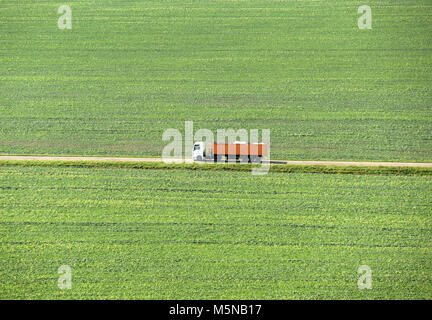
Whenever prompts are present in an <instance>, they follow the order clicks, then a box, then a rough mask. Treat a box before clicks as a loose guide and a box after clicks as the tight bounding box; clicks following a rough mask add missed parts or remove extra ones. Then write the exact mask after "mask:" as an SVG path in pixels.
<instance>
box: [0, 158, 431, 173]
mask: <svg viewBox="0 0 432 320" xmlns="http://www.w3.org/2000/svg"><path fill="white" fill-rule="evenodd" d="M0 166H19V167H80V168H130V169H164V170H206V171H243V172H244V171H251V169H252V168H253V167H255V168H259V167H261V165H251V164H217V163H213V164H212V163H191V164H186V163H181V164H172V163H164V162H162V161H161V162H143V161H104V160H97V161H96V160H93V161H91V160H85V161H79V160H78V161H77V160H67V161H66V160H52V161H49V160H43V161H41V160H0ZM263 166H265V165H263ZM269 171H271V172H281V173H283V172H284V173H327V174H336V173H338V174H361V175H367V174H374V175H377V174H378V175H420V176H430V175H432V168H431V167H387V166H379V167H372V166H348V165H346V166H334V165H333V166H332V165H289V164H272V165H271V166H270V170H269Z"/></svg>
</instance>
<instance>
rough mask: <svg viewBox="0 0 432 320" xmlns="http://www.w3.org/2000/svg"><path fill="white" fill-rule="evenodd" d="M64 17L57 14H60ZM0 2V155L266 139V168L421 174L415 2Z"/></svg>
mask: <svg viewBox="0 0 432 320" xmlns="http://www.w3.org/2000/svg"><path fill="white" fill-rule="evenodd" d="M66 3H68V1H66ZM60 4H64V3H63V2H62V3H59V2H55V1H54V2H53V1H34V0H22V1H20V2H19V5H17V4H16V1H11V0H3V1H1V3H0V30H1V32H0V153H2V154H56V155H110V156H115V155H129V156H161V152H162V148H163V146H164V145H165V144H166V143H165V142H163V141H162V140H161V137H162V133H163V131H164V130H166V129H168V128H176V129H179V130H182V129H183V128H184V121H186V120H192V121H194V125H195V129H196V130H197V129H199V128H208V129H211V130H216V129H218V128H233V129H239V128H246V129H251V128H258V129H263V128H269V129H271V142H272V149H271V151H272V157H273V158H275V159H278V158H279V159H305V160H307V159H314V160H319V159H322V160H325V159H330V160H331V159H333V160H336V159H339V160H386V161H431V160H432V143H431V141H432V140H431V132H432V118H431V113H430V108H431V102H432V100H431V87H430V83H431V81H432V72H431V63H432V55H431V49H432V41H431V39H430V35H431V34H432V25H431V23H430V18H431V15H432V7H431V2H430V1H428V0H415V1H414V0H402V1H397V2H395V1H387V0H383V1H381V0H380V1H377V0H371V1H368V2H367V4H368V5H370V6H371V7H372V10H373V29H372V30H359V29H358V28H357V18H358V16H359V15H358V13H357V8H358V6H359V5H360V4H363V3H360V2H358V1H351V0H349V1H348V0H339V1H312V0H304V1H288V0H287V1H268V0H265V1H264V0H253V1H252V0H245V1H233V0H221V1H214V0H200V1H191V0H188V1H182V0H179V1H156V0H155V1H130V0H121V1H120V0H117V1H105V0H104V1H102V0H100V1H97V0H96V1H87V0H83V1H71V2H70V6H71V8H72V10H73V27H72V30H59V29H58V28H57V19H58V17H59V15H58V14H57V9H58V7H59V6H60Z"/></svg>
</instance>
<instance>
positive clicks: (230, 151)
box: [192, 141, 267, 163]
mask: <svg viewBox="0 0 432 320" xmlns="http://www.w3.org/2000/svg"><path fill="white" fill-rule="evenodd" d="M266 155H267V144H265V143H248V142H244V141H235V142H233V143H213V144H210V145H207V146H206V144H205V143H204V142H203V141H198V142H195V143H194V145H193V150H192V159H193V160H194V161H212V162H213V161H214V162H241V163H261V161H262V158H263V157H264V156H266Z"/></svg>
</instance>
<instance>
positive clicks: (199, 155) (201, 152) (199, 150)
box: [192, 142, 205, 161]
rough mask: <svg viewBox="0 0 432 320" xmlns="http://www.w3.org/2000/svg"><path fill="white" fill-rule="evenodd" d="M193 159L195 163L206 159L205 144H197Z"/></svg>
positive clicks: (195, 144) (194, 148)
mask: <svg viewBox="0 0 432 320" xmlns="http://www.w3.org/2000/svg"><path fill="white" fill-rule="evenodd" d="M192 158H193V159H194V160H195V161H202V160H204V159H205V147H204V142H195V143H194V146H193V150H192Z"/></svg>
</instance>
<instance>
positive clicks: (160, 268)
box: [0, 167, 432, 299]
mask: <svg viewBox="0 0 432 320" xmlns="http://www.w3.org/2000/svg"><path fill="white" fill-rule="evenodd" d="M0 181H1V183H0V248H1V251H0V256H1V258H2V260H3V261H4V263H2V264H1V266H0V278H1V281H0V296H1V297H2V298H83V299H86V298H144V299H147V298H153V299H167V298H172V299H181V298H188V299H201V298H217V299H224V298H227V299H230V298H237V299H240V298H242V299H247V298H264V299H271V298H275V299H276V298H279V299H291V298H308V299H310V298H335V299H343V298H347V299H349V298H365V299H369V298H427V299H430V298H431V292H432V284H431V281H430V279H431V277H432V264H431V263H430V261H431V258H432V251H431V248H432V233H431V231H432V230H431V227H430V226H431V222H432V214H431V213H432V210H431V208H432V202H431V200H430V191H432V188H431V187H432V183H431V180H430V178H429V177H422V176H375V175H372V176H355V175H337V174H336V175H326V174H300V173H297V174H286V173H270V174H268V175H267V176H262V177H256V176H252V175H251V174H250V173H248V172H224V171H212V172H208V171H189V170H175V171H171V170H151V169H148V170H136V169H124V168H123V169H122V168H119V169H115V168H109V169H104V168H42V167H2V168H1V170H0ZM363 264H366V265H369V266H370V267H371V268H372V270H373V289H372V290H363V291H361V290H359V289H358V288H357V279H358V277H359V275H358V274H357V268H358V267H359V266H360V265H363ZM61 265H69V266H71V267H72V270H73V289H72V290H65V291H62V290H60V289H58V288H57V279H58V274H57V268H58V267H59V266H61Z"/></svg>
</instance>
